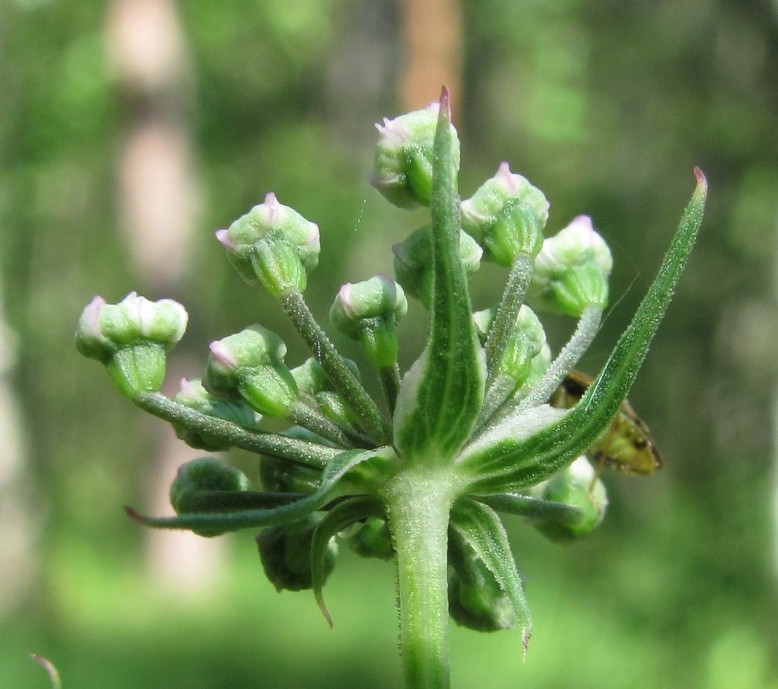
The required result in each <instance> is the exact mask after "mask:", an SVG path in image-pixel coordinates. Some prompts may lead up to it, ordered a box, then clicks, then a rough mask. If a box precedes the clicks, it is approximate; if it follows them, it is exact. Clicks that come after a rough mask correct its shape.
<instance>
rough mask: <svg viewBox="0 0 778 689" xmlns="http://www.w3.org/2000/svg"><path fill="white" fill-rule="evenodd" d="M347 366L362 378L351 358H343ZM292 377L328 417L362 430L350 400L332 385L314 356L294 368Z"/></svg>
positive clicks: (301, 390) (300, 389) (356, 430)
mask: <svg viewBox="0 0 778 689" xmlns="http://www.w3.org/2000/svg"><path fill="white" fill-rule="evenodd" d="M343 361H344V363H345V364H346V366H347V367H348V368H349V369H350V370H351V372H352V373H353V374H354V377H355V378H356V379H357V380H360V374H359V368H358V367H357V365H356V363H355V362H353V361H351V359H344V360H343ZM291 373H292V377H293V378H294V380H295V383H296V384H297V389H298V390H299V391H300V392H301V393H304V394H307V395H309V396H310V397H312V398H313V400H314V402H315V404H316V406H317V407H318V408H319V409H320V410H321V412H322V413H323V414H324V416H326V417H327V418H328V419H330V420H331V421H333V422H334V423H336V424H340V425H341V426H343V427H345V428H348V429H349V430H351V431H354V432H358V431H359V430H360V426H359V417H358V416H357V414H356V413H355V412H354V410H353V409H352V408H351V407H349V404H348V402H347V401H346V400H345V399H344V398H343V396H342V395H340V394H339V393H338V392H336V391H335V389H334V388H333V387H332V384H331V383H330V380H329V378H327V374H326V373H325V372H324V369H323V368H322V367H321V364H319V362H317V361H316V359H314V358H310V359H306V361H305V362H303V364H301V365H300V366H297V367H296V368H293V369H292V371H291Z"/></svg>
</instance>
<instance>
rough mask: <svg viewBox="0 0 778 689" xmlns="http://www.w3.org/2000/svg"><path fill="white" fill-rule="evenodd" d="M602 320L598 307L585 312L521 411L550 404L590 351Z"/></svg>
mask: <svg viewBox="0 0 778 689" xmlns="http://www.w3.org/2000/svg"><path fill="white" fill-rule="evenodd" d="M601 320H602V309H601V308H599V307H598V306H591V305H590V306H587V307H586V308H585V309H584V310H583V313H582V314H581V318H580V319H579V320H578V326H577V327H576V329H575V332H574V333H573V336H572V337H571V338H570V341H569V342H568V343H567V344H566V345H565V346H564V347H562V351H560V352H559V354H558V356H557V358H556V359H554V361H552V362H551V366H549V367H548V370H547V371H546V373H545V375H544V376H543V378H541V379H540V381H539V382H538V383H537V385H535V387H534V388H532V391H531V392H530V393H529V395H527V396H526V397H525V398H524V399H523V400H522V402H521V404H520V405H519V409H529V408H530V407H536V406H537V405H539V404H543V403H544V402H548V400H549V398H550V397H551V395H552V393H553V392H554V390H556V389H557V388H558V387H559V386H560V385H561V384H562V381H563V380H564V379H565V376H566V375H567V374H568V373H570V371H571V370H572V369H573V367H574V366H575V365H576V364H577V363H578V360H579V359H580V358H581V357H582V356H583V355H584V354H585V353H586V350H587V349H589V345H590V344H591V343H592V340H594V337H595V336H596V335H597V332H598V330H599V328H600V321H601Z"/></svg>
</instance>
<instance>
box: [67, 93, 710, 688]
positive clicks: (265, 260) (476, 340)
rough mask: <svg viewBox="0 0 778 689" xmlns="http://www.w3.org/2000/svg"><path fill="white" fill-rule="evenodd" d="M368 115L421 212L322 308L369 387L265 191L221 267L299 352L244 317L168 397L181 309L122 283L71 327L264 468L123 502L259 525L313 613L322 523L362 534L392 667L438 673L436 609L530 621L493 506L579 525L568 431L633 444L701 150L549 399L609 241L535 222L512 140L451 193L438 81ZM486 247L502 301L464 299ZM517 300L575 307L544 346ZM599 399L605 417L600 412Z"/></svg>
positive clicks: (217, 524) (330, 534) (443, 635)
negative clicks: (387, 576)
mask: <svg viewBox="0 0 778 689" xmlns="http://www.w3.org/2000/svg"><path fill="white" fill-rule="evenodd" d="M378 131H379V141H378V144H377V148H376V155H375V169H374V171H373V175H372V183H373V185H374V186H375V187H376V188H377V189H378V190H379V191H380V192H381V194H383V195H384V196H385V197H386V198H387V199H388V200H389V201H390V202H392V203H393V204H395V205H397V206H400V207H402V208H411V207H414V206H419V205H421V206H428V207H429V211H430V220H429V222H428V223H427V224H425V225H424V226H423V227H422V228H421V229H418V230H416V231H415V232H412V233H411V234H410V235H409V236H408V237H407V239H406V240H405V241H403V242H401V243H400V244H398V245H397V246H395V247H394V267H395V276H396V282H395V280H393V279H392V278H390V277H388V276H386V275H377V276H375V277H372V278H369V279H366V280H364V281H361V282H355V283H347V284H345V285H344V286H343V287H342V288H341V289H340V291H339V292H338V294H337V296H336V297H335V300H334V303H333V305H332V307H331V309H330V321H331V324H332V325H333V326H334V328H335V329H336V330H337V331H339V332H340V333H341V334H343V335H345V336H346V337H348V338H351V339H353V340H355V341H357V342H359V344H360V346H361V348H362V352H363V353H364V355H365V358H366V359H367V362H368V364H369V365H370V366H371V367H372V368H373V369H374V371H373V373H374V374H375V375H376V377H377V379H378V384H379V386H380V391H381V393H382V394H381V396H378V398H376V397H374V396H373V395H371V394H369V393H368V386H366V385H365V384H363V377H362V376H361V375H360V372H359V369H358V368H357V366H356V364H355V363H354V362H352V361H349V360H347V359H345V358H344V357H342V356H341V354H340V353H339V352H338V351H337V349H336V347H335V345H334V344H333V343H332V341H331V340H330V338H329V337H328V335H327V333H326V332H325V331H324V329H323V328H322V327H321V326H320V325H319V323H318V322H317V321H316V319H315V318H314V316H313V314H312V313H311V312H310V310H309V309H308V306H307V304H306V301H305V297H304V295H303V292H304V291H305V288H306V286H307V281H308V275H309V273H310V271H312V270H313V268H315V267H316V264H317V262H318V256H319V231H318V228H317V226H316V225H315V224H313V223H311V222H309V221H308V220H306V219H305V218H303V217H302V216H301V215H300V214H299V213H297V212H296V211H294V210H292V209H291V208H288V207H286V206H282V205H281V204H279V202H278V200H277V199H276V197H275V196H274V195H273V194H272V193H271V194H268V195H267V196H266V197H265V201H264V203H262V204H260V205H257V206H255V207H254V208H252V209H251V210H250V211H249V212H248V213H246V214H245V215H243V216H242V217H240V218H238V219H237V220H236V221H235V222H233V223H232V224H231V225H230V226H229V227H228V228H227V229H223V230H219V231H218V232H217V238H218V240H219V242H221V244H222V245H223V246H224V247H225V249H226V250H227V256H228V259H229V261H230V262H231V263H232V265H233V266H234V267H235V269H236V271H237V272H238V274H239V275H240V276H241V277H242V278H244V279H245V280H246V281H248V282H250V283H254V284H257V283H258V284H260V285H262V286H264V288H265V289H266V290H267V291H268V292H269V293H270V294H271V295H272V296H273V297H275V298H276V299H277V302H278V306H279V307H280V309H281V310H282V311H283V312H284V313H285V314H286V316H288V318H289V319H290V322H291V324H292V325H293V327H294V328H295V330H296V331H297V333H298V334H299V335H300V337H301V339H302V341H303V343H304V344H305V345H306V346H307V347H308V349H309V351H310V356H311V358H309V359H308V360H306V361H304V363H302V364H301V365H299V366H297V367H296V368H293V369H291V370H290V369H289V368H288V367H287V365H286V364H285V363H284V358H285V356H286V345H285V344H284V342H283V341H282V340H281V339H280V338H279V337H278V336H277V335H275V334H274V333H272V332H270V331H269V330H267V329H266V328H264V327H262V326H261V325H252V326H250V327H248V328H246V329H244V330H242V331H240V332H238V333H236V334H233V335H229V336H227V337H224V338H223V339H220V340H217V341H215V342H213V343H212V344H211V345H210V354H209V356H208V361H207V365H206V367H205V372H204V374H203V376H202V381H200V380H199V379H194V380H191V381H186V380H185V381H183V382H182V386H181V391H180V392H179V394H178V395H177V396H176V398H175V400H170V399H168V398H167V397H165V396H163V395H162V394H160V393H159V392H158V391H159V389H160V386H161V383H162V378H163V376H164V371H165V356H166V354H167V352H168V351H169V350H170V349H171V348H172V347H173V346H174V345H175V344H176V343H177V342H178V341H179V339H180V338H181V336H182V334H183V332H184V328H185V325H186V320H187V317H186V312H185V311H184V310H183V308H182V307H181V306H180V305H178V304H176V303H175V302H171V301H169V300H162V301H159V302H150V301H148V300H146V299H144V298H143V297H138V296H137V295H135V294H134V293H132V294H130V295H129V296H128V297H127V298H126V299H125V300H124V301H122V302H121V303H120V304H116V305H110V304H106V303H105V301H104V300H102V299H101V298H99V297H98V298H95V300H93V302H92V303H91V304H89V306H87V307H86V309H85V310H84V312H83V314H82V315H81V318H80V320H79V325H78V330H77V333H76V346H77V347H78V349H79V351H80V352H81V353H82V354H84V355H85V356H87V357H90V358H93V359H97V360H98V361H100V362H101V363H103V364H104V365H105V366H106V367H107V368H108V370H109V371H110V373H111V375H112V377H113V378H114V380H115V381H116V382H117V384H118V385H119V387H120V389H121V390H122V392H123V393H124V394H125V395H127V396H128V397H130V398H131V399H132V401H133V402H134V403H135V404H136V405H137V406H139V407H141V408H142V409H144V410H146V411H148V412H150V413H152V414H155V415H156V416H158V417H160V418H162V419H164V420H166V421H168V422H170V423H172V424H173V426H174V428H175V429H176V432H177V433H178V435H179V437H181V438H182V439H184V440H185V441H186V442H187V443H189V444H190V445H193V446H194V447H198V448H202V449H205V450H208V451H222V450H227V449H229V448H232V447H237V448H241V449H244V450H248V451H251V452H253V453H255V454H257V455H258V456H259V459H258V465H259V467H258V472H259V476H260V479H261V484H262V486H261V490H254V489H252V487H251V486H250V485H249V481H248V480H247V478H246V477H245V476H244V475H243V474H242V473H241V472H239V471H237V470H235V469H232V468H230V467H228V466H226V465H225V464H223V463H222V462H220V461H218V460H216V459H214V458H211V457H204V458H201V459H197V460H194V461H192V462H188V463H187V464H185V465H183V466H182V467H181V469H180V470H179V472H178V475H177V477H176V478H175V480H174V481H173V485H172V487H171V489H170V499H171V504H172V506H173V509H174V511H175V513H176V515H175V516H171V517H160V518H152V517H145V516H142V515H139V514H138V513H137V512H135V511H134V510H132V509H130V508H128V510H127V511H128V514H129V515H130V516H131V517H132V518H133V519H135V520H137V521H139V522H141V523H143V524H146V525H149V526H153V527H156V528H173V529H189V530H191V531H193V532H194V533H197V534H200V535H202V536H215V535H218V534H221V533H224V532H227V531H235V530H239V529H244V528H251V529H259V530H261V531H260V534H259V536H258V537H257V545H258V548H259V553H260V560H261V563H262V567H263V569H264V571H265V574H266V575H267V577H268V579H270V581H271V582H272V583H273V584H274V585H275V587H276V588H277V589H279V590H282V589H287V590H300V589H306V588H310V589H313V592H314V595H315V598H316V601H317V603H318V605H319V607H320V609H321V610H322V612H323V613H324V615H325V618H326V619H327V620H328V621H329V622H330V623H331V617H330V614H329V611H328V610H327V608H326V606H325V604H324V600H323V594H322V586H323V584H324V581H325V580H326V578H327V576H328V575H329V573H330V572H331V571H332V569H333V566H334V558H335V554H336V551H337V549H338V542H339V541H344V540H345V541H346V542H347V543H348V544H349V546H350V547H351V548H352V550H354V552H356V553H357V554H359V555H361V556H364V557H375V558H380V559H394V560H396V566H397V578H396V581H397V587H398V589H397V596H398V601H399V606H400V625H401V633H400V646H401V652H402V655H403V663H404V670H403V672H404V677H405V679H406V683H407V686H408V688H409V689H421V687H425V688H426V687H432V686H434V687H436V689H446V687H447V677H448V669H447V664H446V663H447V661H446V657H447V655H446V654H447V646H446V643H447V633H448V632H447V629H448V627H447V620H448V617H449V614H450V616H451V617H452V618H453V619H454V620H455V621H456V622H457V623H459V624H461V625H464V626H467V627H469V628H472V629H476V630H480V631H495V630H499V629H508V628H510V627H516V628H518V629H519V630H520V632H521V639H522V643H523V645H524V648H525V649H526V644H527V642H528V640H529V636H530V632H531V629H532V624H531V619H530V615H529V611H528V607H527V603H526V599H525V595H524V590H523V586H522V581H521V577H520V576H519V573H518V569H517V567H516V563H515V562H514V560H513V556H512V554H511V547H510V543H509V541H508V537H507V533H506V530H505V528H504V526H503V524H502V520H501V517H500V514H498V512H503V513H509V514H514V515H519V516H521V517H523V518H525V519H527V520H528V521H529V523H530V524H532V525H533V526H535V527H536V528H537V529H539V530H540V531H541V532H542V533H543V534H545V535H546V536H548V537H550V538H552V539H554V540H569V539H575V538H580V537H582V536H584V535H586V534H588V533H590V532H591V531H592V530H593V529H595V528H596V527H597V526H598V525H599V524H600V522H601V521H602V519H603V517H604V515H605V511H606V508H607V496H606V493H605V488H604V485H603V483H602V481H601V480H600V478H599V475H598V473H597V471H595V469H594V468H593V467H592V466H591V464H590V463H589V462H588V460H587V459H586V458H585V455H587V454H588V455H589V456H592V457H595V456H601V457H604V460H602V461H601V462H600V464H603V465H605V466H608V465H613V466H622V467H629V468H631V467H633V466H635V459H634V454H635V451H636V445H637V444H639V443H642V444H643V445H644V446H647V447H649V448H651V447H652V446H651V444H650V438H649V437H648V429H647V428H646V427H645V424H643V423H642V422H641V421H640V420H639V419H638V418H637V416H636V415H635V414H634V412H633V411H632V409H631V407H629V406H628V405H626V404H625V397H626V395H627V393H628V392H629V389H630V387H631V385H632V384H633V382H634V380H635V377H636V375H637V372H638V370H639V368H640V366H641V364H642V362H643V360H644V358H645V356H646V354H647V352H648V347H649V344H650V343H651V340H652V338H653V336H654V334H655V333H656V330H657V327H658V325H659V323H660V321H661V319H662V317H663V315H664V313H665V310H666V308H667V306H668V303H669V300H670V298H671V296H672V294H673V291H674V289H675V287H676V285H677V283H678V280H679V278H680V275H681V272H682V270H683V267H684V265H685V263H686V261H687V260H688V257H689V253H690V251H691V248H692V246H693V244H694V240H695V237H696V233H697V230H698V229H699V226H700V223H701V220H702V210H703V206H704V201H705V195H706V183H705V178H704V176H703V175H702V173H701V172H700V171H699V170H696V171H695V175H696V177H697V189H696V191H695V193H694V196H693V197H692V201H691V202H690V204H689V206H688V208H687V209H686V211H685V213H684V215H683V217H682V219H681V223H680V225H679V228H678V231H677V232H676V235H675V236H674V238H673V241H672V244H671V247H670V249H669V251H668V253H667V255H666V256H665V259H664V263H663V265H662V267H661V269H660V271H659V273H658V275H657V277H656V279H655V280H654V281H653V283H652V284H651V287H650V288H649V291H648V293H647V295H646V296H645V298H644V299H643V301H642V302H641V304H640V307H639V308H638V311H637V313H636V314H635V317H634V319H633V321H632V323H631V324H630V326H629V327H628V328H627V330H626V331H625V332H624V334H623V335H622V337H621V338H620V339H619V341H618V342H617V343H616V345H615V347H614V349H613V351H612V353H611V355H610V356H609V357H607V360H606V364H605V365H604V367H603V369H602V371H601V372H600V373H599V375H598V376H596V378H595V379H594V380H593V381H592V383H591V384H589V383H588V382H587V383H586V384H584V385H583V386H579V387H580V394H575V395H572V394H568V395H566V400H567V401H569V404H568V403H565V404H559V403H558V399H557V398H558V397H559V394H558V391H559V390H565V391H567V388H565V387H564V385H565V382H566V381H568V382H569V381H570V380H572V379H574V378H575V376H574V375H573V374H574V372H573V369H574V367H575V366H576V363H577V362H578V361H579V359H580V358H581V356H582V355H583V354H584V353H585V352H586V349H587V348H588V346H589V345H590V344H591V342H592V340H593V338H594V336H595V335H596V334H597V332H598V330H599V326H600V323H601V319H602V314H603V310H604V308H605V306H606V305H607V300H608V278H609V276H610V272H611V267H612V259H611V255H610V251H609V249H608V247H607V245H606V244H605V242H604V241H603V239H602V237H601V236H600V235H599V234H598V233H597V232H596V231H595V230H594V228H593V225H592V222H591V220H590V219H589V218H588V217H587V216H578V217H577V218H575V219H574V220H573V221H572V222H571V223H570V224H569V225H568V226H567V227H566V228H564V229H562V230H561V231H559V232H558V233H557V234H556V235H552V236H549V237H546V238H544V237H543V232H544V229H545V226H546V223H547V221H548V218H549V204H548V201H547V200H546V198H545V196H544V195H543V193H542V192H541V191H539V190H538V189H537V188H535V187H534V186H533V185H532V184H530V182H528V181H527V180H526V179H525V178H524V177H522V176H520V175H518V174H515V173H512V172H511V171H510V169H509V167H508V164H507V163H502V164H501V165H500V166H499V169H498V171H497V173H496V174H495V175H494V176H493V177H492V178H491V179H488V180H486V181H485V182H484V183H483V184H482V185H481V186H480V187H479V188H478V189H477V190H476V191H475V192H474V193H473V194H472V195H471V196H470V198H468V199H466V200H465V201H461V200H460V196H459V189H458V181H457V178H458V174H459V155H460V154H459V140H458V138H457V135H456V130H455V129H454V127H453V125H452V123H451V113H450V108H449V101H448V92H447V91H446V90H445V89H444V91H443V94H442V96H441V100H440V103H438V104H435V105H433V106H430V107H429V108H426V109H424V110H419V111H416V112H413V113H408V114H406V115H402V116H400V117H398V118H396V119H394V120H388V119H387V120H384V123H383V124H382V125H378ZM481 258H484V260H487V261H491V262H493V263H495V264H497V266H500V267H504V268H507V269H508V271H509V273H508V276H507V279H506V284H505V288H504V290H503V292H502V295H501V297H500V299H499V301H498V303H497V304H496V305H493V306H492V307H491V308H487V309H484V310H480V311H478V312H476V313H475V314H474V313H473V308H472V303H471V299H470V292H469V282H468V281H469V280H470V278H471V276H472V275H473V274H474V273H475V272H476V271H477V270H478V268H479V266H480V261H481ZM406 295H408V296H410V297H413V298H416V299H418V300H420V301H421V302H422V304H423V305H424V307H425V308H426V310H427V312H428V313H427V314H425V318H424V323H423V324H422V325H423V326H425V327H426V328H427V340H426V345H425V347H424V350H423V352H422V353H421V355H420V356H419V357H418V359H417V360H416V361H415V362H414V363H413V364H411V365H410V366H409V367H408V368H407V370H405V371H401V370H400V364H399V361H400V357H399V356H398V354H399V348H400V343H399V342H398V337H397V331H396V325H397V322H398V321H400V320H401V319H402V318H403V317H405V316H406V313H407V311H408V304H407V300H406ZM526 302H530V303H531V304H532V307H533V308H534V309H536V310H537V311H544V310H545V311H552V312H556V313H561V314H565V315H568V316H572V317H573V318H576V319H577V324H576V325H575V329H574V330H573V332H572V334H571V335H570V338H569V341H568V342H567V343H566V344H565V345H564V346H563V347H561V348H560V349H559V351H558V352H557V353H556V354H555V355H552V352H551V348H550V347H549V344H548V342H547V341H546V335H545V331H544V328H543V325H542V323H541V321H540V319H539V318H538V315H537V313H536V311H535V310H533V308H530V306H528V305H527V304H526ZM571 330H572V328H571ZM578 376H579V377H580V376H581V374H578ZM584 379H585V378H584ZM585 380H587V381H588V379H585ZM625 410H626V411H625ZM617 414H620V418H621V419H622V422H621V423H615V424H614V422H613V420H614V417H616V415H617ZM268 418H270V419H273V421H271V422H268V420H267V419H268ZM279 419H283V420H285V421H286V422H288V424H289V426H288V427H284V426H283V422H281V421H279ZM624 419H626V420H624ZM606 432H607V436H606ZM605 437H607V441H605V440H603V439H604V438H605ZM603 443H607V446H605V447H604V446H603ZM643 449H644V450H645V447H644V448H643ZM598 453H599V455H598ZM654 454H655V451H654ZM605 460H607V461H605ZM657 464H658V462H656V461H654V462H653V463H652V464H651V467H652V470H653V468H655V467H656V466H657ZM600 468H601V467H600ZM643 473H648V472H643ZM420 649H423V652H420Z"/></svg>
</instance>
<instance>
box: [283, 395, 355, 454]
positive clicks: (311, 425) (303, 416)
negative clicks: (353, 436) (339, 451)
mask: <svg viewBox="0 0 778 689" xmlns="http://www.w3.org/2000/svg"><path fill="white" fill-rule="evenodd" d="M287 418H288V419H289V420H290V421H292V422H293V423H296V424H297V425H298V426H302V427H303V428H307V429H308V430H309V431H313V432H314V433H316V434H318V435H320V436H321V437H322V438H326V439H327V440H331V441H332V442H334V443H336V444H337V445H340V446H341V447H348V448H351V447H354V443H353V442H352V441H351V440H350V439H349V437H348V435H347V434H346V433H345V431H344V430H343V429H342V428H340V427H339V426H338V425H337V424H335V423H333V422H332V421H330V420H329V419H328V418H327V417H326V416H324V415H323V414H321V413H320V412H319V411H317V410H315V409H312V408H311V407H309V406H307V405H306V404H305V403H303V402H292V404H291V406H290V407H289V412H288V415H287Z"/></svg>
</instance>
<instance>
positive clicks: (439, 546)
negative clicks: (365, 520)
mask: <svg viewBox="0 0 778 689" xmlns="http://www.w3.org/2000/svg"><path fill="white" fill-rule="evenodd" d="M452 494H453V490H452V487H451V483H450V478H449V476H446V475H443V476H441V475H439V474H438V473H437V472H430V471H429V469H426V470H424V471H423V472H422V471H419V470H416V471H408V472H404V473H403V474H401V475H399V476H397V477H396V478H395V479H394V480H393V481H391V482H390V484H389V486H387V489H386V493H385V494H384V498H385V500H386V503H387V514H388V520H389V527H390V529H391V531H392V534H393V537H394V545H395V549H396V551H397V588H398V601H399V606H400V652H401V654H402V663H403V676H404V679H405V689H448V687H449V649H448V575H447V561H448V523H449V514H450V511H451V504H452Z"/></svg>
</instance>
